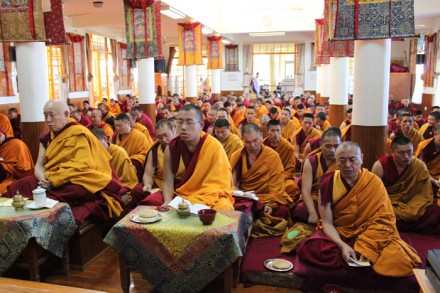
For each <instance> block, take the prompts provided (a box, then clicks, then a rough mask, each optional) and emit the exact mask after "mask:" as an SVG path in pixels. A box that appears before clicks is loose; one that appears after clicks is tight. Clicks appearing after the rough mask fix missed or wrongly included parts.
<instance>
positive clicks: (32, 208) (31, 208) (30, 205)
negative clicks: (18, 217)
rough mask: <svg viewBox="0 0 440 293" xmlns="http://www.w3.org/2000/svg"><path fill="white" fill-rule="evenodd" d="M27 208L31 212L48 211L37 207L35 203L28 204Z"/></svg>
mask: <svg viewBox="0 0 440 293" xmlns="http://www.w3.org/2000/svg"><path fill="white" fill-rule="evenodd" d="M26 208H28V209H30V210H41V209H46V207H45V206H37V205H35V202H31V203H30V204H28V205H27V206H26Z"/></svg>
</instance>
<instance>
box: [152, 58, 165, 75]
mask: <svg viewBox="0 0 440 293" xmlns="http://www.w3.org/2000/svg"><path fill="white" fill-rule="evenodd" d="M154 72H161V73H164V72H165V59H157V60H154Z"/></svg>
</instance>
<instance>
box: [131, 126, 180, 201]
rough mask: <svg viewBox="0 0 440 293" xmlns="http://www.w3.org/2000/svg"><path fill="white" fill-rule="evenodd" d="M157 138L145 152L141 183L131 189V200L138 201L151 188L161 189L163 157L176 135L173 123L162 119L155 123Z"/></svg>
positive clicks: (146, 194)
mask: <svg viewBox="0 0 440 293" xmlns="http://www.w3.org/2000/svg"><path fill="white" fill-rule="evenodd" d="M156 135H157V140H156V141H155V142H154V143H153V145H152V146H151V147H150V149H149V150H148V152H147V158H146V161H145V168H144V175H143V176H142V183H139V184H137V185H136V187H135V188H134V189H133V190H132V191H131V195H132V197H133V200H134V201H135V202H136V203H138V202H140V201H141V200H143V199H144V198H145V197H146V196H148V195H149V194H150V192H149V191H150V190H151V189H153V188H159V189H160V190H162V189H163V158H164V153H165V149H166V148H167V146H168V144H169V142H170V141H171V140H173V139H174V138H175V137H176V133H175V130H174V127H173V125H172V124H171V123H170V122H169V121H168V120H167V119H162V120H159V121H158V122H157V123H156Z"/></svg>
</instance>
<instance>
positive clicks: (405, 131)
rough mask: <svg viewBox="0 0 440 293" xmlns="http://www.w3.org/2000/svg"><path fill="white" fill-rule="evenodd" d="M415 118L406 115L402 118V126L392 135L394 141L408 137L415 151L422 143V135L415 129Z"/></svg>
mask: <svg viewBox="0 0 440 293" xmlns="http://www.w3.org/2000/svg"><path fill="white" fill-rule="evenodd" d="M413 123H414V121H413V117H412V115H411V114H408V113H404V114H402V115H401V116H400V126H399V128H397V129H396V130H395V131H394V132H393V133H391V135H390V139H391V140H393V139H394V138H396V137H397V136H402V135H403V136H406V137H408V138H409V140H410V141H411V143H412V145H413V147H414V149H417V146H418V145H419V143H420V142H421V141H422V139H423V138H422V135H421V134H420V133H419V132H418V131H417V130H415V129H414V128H413Z"/></svg>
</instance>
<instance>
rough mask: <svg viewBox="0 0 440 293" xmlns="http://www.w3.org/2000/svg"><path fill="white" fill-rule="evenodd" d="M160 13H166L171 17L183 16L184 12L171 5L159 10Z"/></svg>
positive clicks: (179, 17)
mask: <svg viewBox="0 0 440 293" xmlns="http://www.w3.org/2000/svg"><path fill="white" fill-rule="evenodd" d="M160 13H162V14H163V15H166V16H168V17H170V18H172V19H181V18H185V14H183V13H182V12H180V11H177V10H176V9H174V8H173V7H169V8H168V9H164V10H161V11H160Z"/></svg>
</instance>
